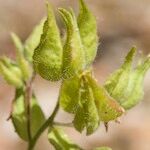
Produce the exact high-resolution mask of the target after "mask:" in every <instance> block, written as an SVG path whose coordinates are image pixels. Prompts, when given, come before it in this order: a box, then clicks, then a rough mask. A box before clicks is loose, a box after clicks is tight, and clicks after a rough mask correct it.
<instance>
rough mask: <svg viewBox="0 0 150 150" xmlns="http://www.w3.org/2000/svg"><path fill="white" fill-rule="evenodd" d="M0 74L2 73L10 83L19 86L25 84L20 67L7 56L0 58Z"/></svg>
mask: <svg viewBox="0 0 150 150" xmlns="http://www.w3.org/2000/svg"><path fill="white" fill-rule="evenodd" d="M0 74H2V76H3V77H4V79H5V80H6V82H7V83H8V84H11V85H14V86H15V87H17V88H18V87H21V86H22V85H23V82H22V72H21V70H20V68H18V66H17V65H16V64H15V63H14V62H12V61H11V60H10V59H9V58H7V57H3V58H1V59H0Z"/></svg>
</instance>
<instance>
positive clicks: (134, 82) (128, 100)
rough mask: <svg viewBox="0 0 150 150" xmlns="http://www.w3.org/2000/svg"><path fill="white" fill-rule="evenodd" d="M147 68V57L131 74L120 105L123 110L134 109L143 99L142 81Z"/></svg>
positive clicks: (149, 62) (148, 64)
mask: <svg viewBox="0 0 150 150" xmlns="http://www.w3.org/2000/svg"><path fill="white" fill-rule="evenodd" d="M149 68H150V57H147V58H146V59H145V61H144V62H143V63H141V64H139V65H138V66H137V67H136V69H135V70H133V71H132V72H131V74H130V78H129V83H128V86H127V88H126V91H125V93H124V96H123V98H122V103H121V105H122V106H123V107H124V108H125V109H130V108H132V107H134V106H135V105H136V104H138V103H139V101H140V100H141V99H142V98H143V96H144V92H143V81H144V77H145V74H146V72H147V71H148V70H149Z"/></svg>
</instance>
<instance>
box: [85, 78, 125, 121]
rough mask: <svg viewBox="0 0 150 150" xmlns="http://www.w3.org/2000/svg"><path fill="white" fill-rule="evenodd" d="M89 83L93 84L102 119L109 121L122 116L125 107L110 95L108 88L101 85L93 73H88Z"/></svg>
mask: <svg viewBox="0 0 150 150" xmlns="http://www.w3.org/2000/svg"><path fill="white" fill-rule="evenodd" d="M86 76H87V78H88V82H89V85H90V86H91V88H92V90H93V94H94V98H95V103H96V106H97V109H98V113H99V117H100V120H101V121H104V122H109V121H111V120H115V119H117V118H118V117H120V116H121V115H122V114H123V113H124V109H123V108H122V107H121V106H120V105H119V104H118V103H117V101H115V100H114V99H113V98H112V97H110V96H109V95H108V93H107V92H106V90H105V89H104V88H103V87H101V86H99V85H98V84H97V82H96V80H95V79H94V78H93V77H92V76H91V75H86Z"/></svg>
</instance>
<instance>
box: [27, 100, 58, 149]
mask: <svg viewBox="0 0 150 150" xmlns="http://www.w3.org/2000/svg"><path fill="white" fill-rule="evenodd" d="M58 110H59V101H57V104H56V106H55V109H54V111H53V113H52V115H51V116H50V117H49V118H48V119H47V120H46V121H45V123H44V124H43V125H42V126H41V128H40V129H39V130H38V131H37V133H36V135H35V136H34V137H33V138H32V140H31V141H30V143H29V147H28V150H33V148H34V146H35V144H36V142H37V140H38V138H39V137H40V135H41V134H42V133H43V132H44V131H45V130H46V129H47V127H48V126H50V127H52V125H53V121H54V118H55V116H56V115H57V112H58Z"/></svg>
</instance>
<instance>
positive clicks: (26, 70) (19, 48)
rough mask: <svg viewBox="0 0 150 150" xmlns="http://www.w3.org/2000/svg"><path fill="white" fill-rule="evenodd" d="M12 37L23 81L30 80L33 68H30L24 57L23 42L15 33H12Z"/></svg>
mask: <svg viewBox="0 0 150 150" xmlns="http://www.w3.org/2000/svg"><path fill="white" fill-rule="evenodd" d="M11 37H12V40H13V42H14V44H15V46H16V57H17V63H18V66H19V67H20V69H21V71H22V75H23V79H24V80H28V79H29V78H30V76H31V68H30V66H29V63H28V61H27V60H26V59H25V57H24V47H23V45H22V42H21V40H20V39H19V37H18V36H17V35H16V34H15V33H12V34H11Z"/></svg>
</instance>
